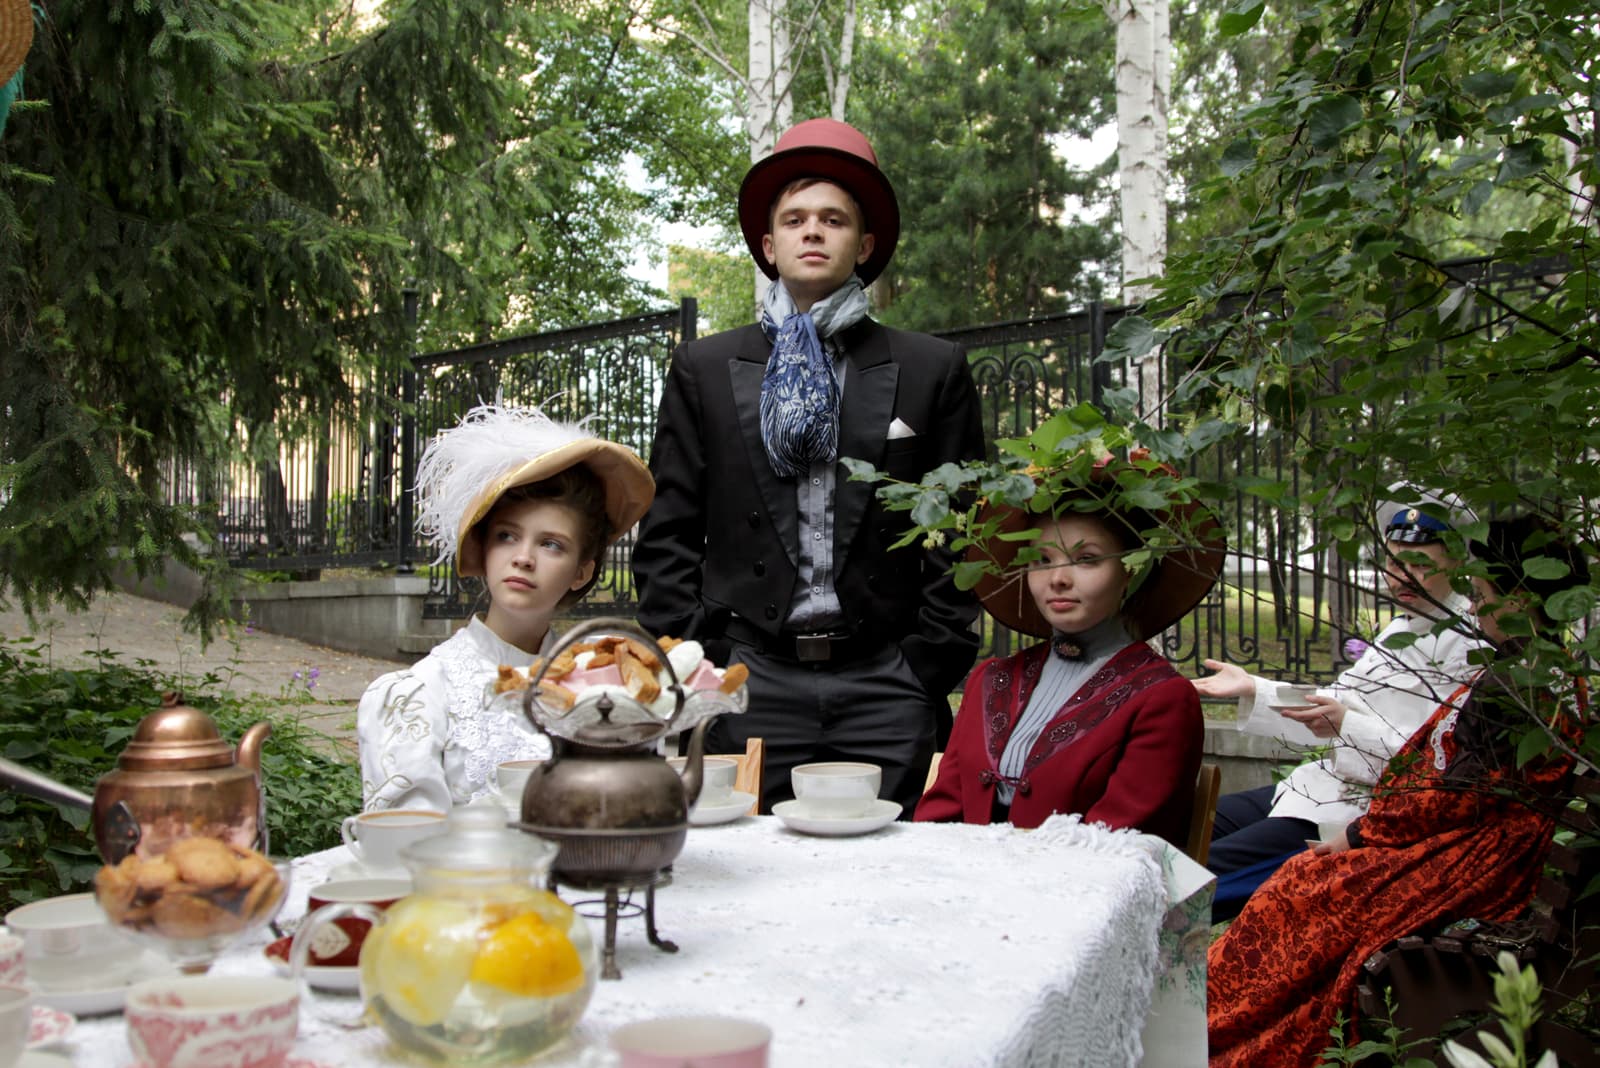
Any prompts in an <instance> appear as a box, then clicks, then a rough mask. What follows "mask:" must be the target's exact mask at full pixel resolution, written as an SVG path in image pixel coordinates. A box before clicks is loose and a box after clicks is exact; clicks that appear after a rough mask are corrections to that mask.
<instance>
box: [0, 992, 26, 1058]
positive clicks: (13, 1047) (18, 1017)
mask: <svg viewBox="0 0 1600 1068" xmlns="http://www.w3.org/2000/svg"><path fill="white" fill-rule="evenodd" d="M32 1024H33V991H32V990H29V989H28V988H27V987H25V986H22V985H21V984H19V983H3V984H0V1068H11V1066H12V1065H13V1064H16V1063H17V1061H18V1060H19V1059H21V1057H22V1051H23V1048H24V1047H26V1046H27V1044H28V1029H29V1027H31V1026H32Z"/></svg>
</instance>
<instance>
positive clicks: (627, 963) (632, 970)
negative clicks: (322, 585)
mask: <svg viewBox="0 0 1600 1068" xmlns="http://www.w3.org/2000/svg"><path fill="white" fill-rule="evenodd" d="M348 859H349V856H348V854H347V853H346V852H345V851H344V850H343V849H342V848H340V849H334V850H329V851H327V852H325V853H319V854H315V855H313V856H310V857H305V858H302V859H301V860H299V861H297V862H296V870H295V876H294V884H293V889H292V893H291V896H290V899H289V901H288V903H287V904H286V905H285V907H284V912H283V915H284V917H287V918H291V919H293V918H298V917H299V916H300V915H302V914H303V912H304V910H305V901H306V893H307V891H308V890H309V888H311V887H312V886H315V885H316V884H317V883H319V882H321V881H322V880H323V879H324V878H325V877H326V875H327V872H328V871H329V870H330V869H331V868H333V867H334V866H335V865H338V864H342V863H344V862H346V861H348ZM1200 871H1201V869H1198V868H1197V866H1195V865H1193V864H1191V863H1190V862H1189V861H1188V860H1187V858H1184V857H1183V856H1182V855H1181V854H1179V853H1177V852H1176V851H1175V850H1172V849H1171V848H1170V847H1168V846H1166V844H1165V843H1162V842H1160V841H1159V840H1156V839H1152V838H1149V837H1146V836H1143V835H1135V834H1129V833H1116V834H1114V833H1110V832H1107V831H1104V830H1102V829H1100V828H1098V827H1085V826H1082V825H1080V824H1079V823H1078V822H1077V819H1076V817H1056V818H1055V819H1053V820H1051V821H1050V822H1048V823H1046V824H1045V825H1044V826H1043V827H1041V828H1039V829H1037V830H1034V831H1029V832H1018V831H1015V830H1013V829H1011V828H1010V827H1007V826H994V827H979V826H967V825H961V824H905V823H899V824H894V825H893V826H890V827H888V828H886V829H885V830H883V831H880V832H878V833H876V834H873V835H868V836H866V837H862V838H811V837H806V836H803V835H800V834H796V833H794V832H791V831H789V830H787V829H786V828H784V827H783V825H782V824H781V823H780V822H779V821H777V820H776V819H774V818H772V817H757V818H749V819H743V820H740V821H738V822H737V823H733V824H728V825H724V826H720V827H705V828H696V829H694V830H693V831H692V832H691V833H690V835H689V840H688V844H687V845H686V846H685V847H684V850H683V852H682V854H681V855H680V856H679V857H678V860H677V862H676V864H675V865H674V869H673V882H672V885H670V886H667V887H665V888H663V889H661V890H660V891H659V892H658V894H657V909H656V912H657V917H656V918H657V926H658V929H659V930H660V932H661V935H662V937H664V938H667V939H671V940H673V941H676V942H677V943H678V945H679V947H680V951H679V952H678V953H676V954H668V953H664V952H662V951H661V950H659V949H657V948H655V947H654V946H652V945H650V944H649V942H647V941H646V939H645V931H644V920H643V918H642V917H640V918H636V919H624V920H623V921H622V922H621V924H620V926H619V931H618V937H617V963H618V965H619V966H620V967H621V969H622V972H623V978H622V979H621V980H619V981H602V982H600V983H599V984H598V987H597V990H596V992H595V996H594V1000H593V1001H592V1002H591V1003H590V1005H589V1009H588V1011H587V1013H586V1014H585V1016H584V1019H583V1023H582V1024H581V1026H580V1028H579V1031H578V1032H577V1034H576V1035H575V1038H574V1041H572V1042H569V1043H567V1044H565V1045H563V1046H562V1047H560V1048H558V1049H557V1050H555V1051H553V1052H552V1053H550V1054H547V1055H546V1056H545V1057H543V1058H541V1059H540V1060H538V1061H537V1062H535V1063H537V1064H538V1065H541V1066H543V1065H551V1066H562V1068H566V1066H580V1065H584V1066H586V1065H589V1064H593V1063H595V1061H596V1058H595V1057H594V1056H593V1055H592V1053H586V1051H590V1050H593V1049H594V1048H596V1047H600V1046H603V1045H604V1041H605V1036H606V1034H607V1033H608V1032H609V1031H611V1030H612V1029H613V1028H615V1027H617V1026H618V1025H620V1024H623V1023H627V1022H629V1021H633V1020H639V1019H647V1018H651V1017H657V1016H670V1015H678V1014H687V1013H707V1012H713V1013H723V1014H730V1015H738V1016H747V1017H751V1018H754V1019H758V1020H761V1021H763V1022H765V1023H766V1024H768V1025H769V1026H771V1027H772V1029H773V1033H774V1038H773V1045H772V1065H773V1068H813V1066H815V1065H821V1064H829V1065H847V1066H851V1068H872V1066H879V1065H882V1066H894V1065H906V1066H912V1068H940V1066H952V1068H954V1066H967V1065H974V1066H975V1065H997V1066H999V1065H1007V1066H1011V1065H1015V1066H1034V1065H1095V1066H1111V1065H1130V1066H1131V1065H1136V1064H1139V1063H1140V1059H1141V1055H1142V1051H1143V1048H1144V1044H1145V1043H1149V1044H1151V1046H1152V1056H1151V1057H1149V1058H1146V1060H1145V1063H1146V1064H1150V1063H1154V1062H1155V1061H1157V1060H1159V1061H1160V1062H1161V1063H1163V1064H1178V1063H1181V1064H1197V1065H1203V1064H1204V1063H1205V1053H1206V1050H1205V1015H1204V1007H1203V1006H1204V1002H1203V995H1204V989H1205V986H1204V982H1205V980H1204V960H1205V956H1204V933H1203V930H1201V929H1202V928H1203V927H1205V925H1206V922H1207V921H1208V918H1209V893H1202V894H1196V895H1194V896H1191V895H1192V894H1194V890H1195V887H1196V885H1198V884H1201V883H1204V880H1203V879H1200V880H1197V879H1196V878H1194V875H1195V873H1196V872H1200ZM1205 885H1209V884H1205ZM1201 889H1202V890H1203V889H1204V886H1201ZM563 896H567V897H568V898H569V899H570V898H571V896H572V895H571V893H570V892H565V891H564V892H563ZM638 896H639V899H640V900H641V901H642V894H641V895H638ZM1185 899H1187V900H1185ZM1200 906H1203V909H1202V908H1201V907H1200ZM593 930H594V933H595V936H596V944H597V945H598V944H599V942H600V936H601V934H602V925H601V924H600V923H599V922H598V921H595V922H593ZM264 943H265V939H262V940H261V941H259V942H258V943H256V944H254V945H251V946H248V947H243V948H240V949H236V950H234V951H233V952H231V953H230V954H228V955H227V956H225V957H224V958H223V959H222V960H220V961H218V962H217V964H216V965H215V967H214V971H215V972H217V973H221V974H245V973H264V972H267V971H269V970H270V969H269V965H268V964H267V962H266V960H265V959H264V957H263V956H262V954H261V952H260V950H261V946H262V945H263V944H264ZM1197 946H1198V962H1199V964H1198V968H1199V970H1198V972H1197V971H1196V964H1195V961H1196V952H1195V950H1196V947H1197ZM1196 981H1198V994H1199V997H1200V999H1201V1000H1199V1002H1198V1007H1197V1002H1196V989H1197V988H1196ZM1153 995H1156V1000H1157V1006H1158V1007H1157V1008H1156V1009H1155V1010H1154V1011H1152V1009H1151V1003H1152V996H1153ZM358 1008H359V1003H358V1001H357V999H356V998H355V997H354V996H340V995H329V994H324V993H320V992H317V993H313V994H312V996H311V997H310V998H309V1000H308V1001H307V1003H306V1004H305V1005H304V1006H303V1008H302V1014H301V1029H300V1040H299V1043H298V1045H297V1049H296V1051H297V1054H298V1055H300V1056H303V1057H305V1058H308V1059H312V1060H315V1061H316V1062H318V1063H319V1064H322V1065H327V1066H328V1068H333V1066H335V1065H338V1066H340V1068H362V1066H368V1065H392V1064H400V1063H407V1062H405V1061H404V1060H403V1058H402V1057H401V1056H400V1055H399V1053H398V1051H397V1050H395V1049H394V1048H393V1047H392V1046H390V1045H389V1044H388V1042H387V1040H386V1039H385V1037H384V1035H383V1034H382V1033H381V1032H380V1031H378V1030H376V1029H373V1028H367V1029H363V1030H356V1031H350V1030H344V1029H341V1028H340V1027H339V1026H338V1025H337V1023H335V1022H332V1021H333V1020H335V1019H336V1018H344V1019H348V1018H351V1017H353V1016H355V1015H356V1014H357V1012H358ZM1147 1016H1149V1017H1150V1019H1151V1034H1150V1036H1149V1037H1148V1038H1146V1039H1143V1040H1142V1039H1141V1032H1142V1031H1143V1030H1144V1029H1145V1027H1146V1019H1147ZM1156 1031H1160V1032H1161V1034H1159V1035H1157V1034H1155V1032H1156ZM1196 1034H1198V1040H1197V1041H1198V1047H1197V1048H1196V1038H1195V1036H1196ZM63 1052H66V1053H68V1054H69V1055H70V1056H72V1058H73V1061H74V1063H75V1064H77V1065H80V1066H83V1068H130V1065H131V1061H132V1058H131V1056H130V1055H129V1052H128V1045H127V1039H126V1036H125V1034H124V1028H123V1024H122V1018H121V1017H120V1016H118V1015H112V1016H106V1017H100V1018H97V1019H89V1020H82V1021H80V1022H79V1025H78V1027H77V1029H76V1030H75V1032H74V1033H73V1035H72V1037H71V1040H70V1041H69V1042H68V1043H67V1044H66V1045H65V1046H64V1047H63ZM1157 1053H1159V1056H1157V1055H1156V1054H1157Z"/></svg>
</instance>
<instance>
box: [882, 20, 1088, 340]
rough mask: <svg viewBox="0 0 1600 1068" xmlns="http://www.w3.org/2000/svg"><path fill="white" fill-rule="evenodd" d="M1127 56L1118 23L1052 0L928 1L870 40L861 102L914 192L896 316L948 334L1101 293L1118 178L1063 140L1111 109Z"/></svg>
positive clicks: (908, 201)
mask: <svg viewBox="0 0 1600 1068" xmlns="http://www.w3.org/2000/svg"><path fill="white" fill-rule="evenodd" d="M1112 52H1113V49H1112V37H1111V25H1110V23H1109V21H1108V20H1106V19H1104V18H1103V17H1097V18H1094V19H1085V18H1082V17H1080V16H1079V15H1078V13H1076V12H1074V11H1072V10H1070V9H1063V8H1062V5H1060V4H1054V3H1043V2H1039V0H1004V2H1001V3H978V2H976V0H967V2H962V3H956V4H941V5H936V6H929V5H920V4H913V5H910V6H909V7H905V8H903V9H899V10H898V11H897V15H896V17H895V19H894V21H893V22H892V23H891V24H890V25H889V26H886V27H884V28H883V30H882V31H881V32H877V33H874V34H873V35H872V36H871V37H870V38H868V39H866V40H864V41H862V42H860V45H859V53H858V56H857V63H858V65H859V70H858V71H857V81H856V88H855V90H854V92H853V95H852V112H853V113H854V114H855V115H856V116H857V117H858V118H859V121H860V125H861V127H862V129H863V130H864V131H865V132H866V134H867V135H868V136H869V137H870V138H871V139H872V142H873V145H874V148H875V149H876V151H877V154H878V158H879V160H880V161H881V162H882V164H883V166H884V167H885V169H886V171H887V172H888V173H889V175H890V176H891V177H892V178H893V180H894V183H895V190H896V192H897V194H898V196H899V201H900V212H901V233H902V237H901V241H900V247H899V250H898V251H897V252H896V253H895V259H894V261H893V262H892V263H891V264H890V266H889V269H888V271H887V272H885V274H884V276H883V279H882V280H881V281H880V282H879V283H877V284H876V285H875V286H874V291H875V292H876V293H877V294H878V297H879V300H880V302H881V303H882V304H883V305H884V314H883V317H884V319H885V320H886V321H889V322H892V323H895V324H897V325H903V326H908V327H912V328H915V329H921V330H936V329H943V328H947V327H955V326H966V325H970V324H972V323H980V322H990V321H994V320H1001V319H1015V318H1023V317H1026V316H1029V315H1035V314H1043V313H1048V312H1056V311H1063V310H1066V309H1067V308H1068V307H1071V306H1076V305H1082V304H1083V303H1085V302H1086V301H1088V300H1091V299H1094V298H1097V297H1098V296H1099V295H1100V293H1101V291H1102V287H1103V277H1104V275H1105V274H1106V273H1107V268H1106V267H1104V266H1103V265H1104V264H1106V263H1107V262H1108V261H1109V260H1110V259H1111V257H1112V256H1113V255H1114V253H1115V248H1116V245H1115V243H1114V240H1113V238H1114V234H1113V233H1112V228H1111V227H1110V226H1109V225H1107V224H1106V222H1105V221H1104V220H1103V219H1101V218H1096V217H1095V212H1094V210H1093V209H1094V207H1096V206H1100V205H1104V203H1105V201H1106V198H1107V195H1108V191H1107V190H1106V188H1105V187H1104V184H1105V183H1104V179H1105V177H1106V174H1105V173H1083V172H1080V171H1076V170H1074V169H1073V168H1072V167H1071V166H1070V165H1069V164H1067V163H1066V162H1065V161H1064V160H1063V159H1062V156H1061V153H1060V151H1059V146H1060V143H1061V141H1062V140H1063V139H1066V138H1072V137H1087V136H1088V135H1089V134H1091V133H1093V132H1094V131H1095V130H1096V129H1097V128H1098V127H1100V126H1101V125H1103V124H1104V123H1105V122H1106V121H1107V120H1108V119H1109V117H1110V115H1111V110H1110V107H1111V106H1110V99H1111V95H1112V89H1113V86H1112V76H1111V59H1112ZM1113 273H1114V272H1113Z"/></svg>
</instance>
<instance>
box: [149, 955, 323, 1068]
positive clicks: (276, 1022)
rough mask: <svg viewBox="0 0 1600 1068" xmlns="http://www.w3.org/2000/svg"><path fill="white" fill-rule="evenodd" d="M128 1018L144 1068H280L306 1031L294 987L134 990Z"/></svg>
mask: <svg viewBox="0 0 1600 1068" xmlns="http://www.w3.org/2000/svg"><path fill="white" fill-rule="evenodd" d="M123 1016H124V1017H125V1018H126V1019H127V1021H128V1044H129V1045H130V1046H132V1047H133V1055H134V1057H135V1058H137V1060H138V1062H139V1064H140V1065H141V1068H281V1066H282V1065H283V1063H284V1062H285V1061H287V1060H288V1059H289V1053H290V1051H291V1050H293V1049H294V1040H295V1035H296V1033H297V1032H298V1031H299V1028H300V984H299V983H297V982H295V981H294V980H292V979H279V978H268V977H265V976H263V977H256V976H237V975H220V976H219V975H185V976H176V977H164V978H161V979H148V980H146V981H144V982H142V983H136V984H134V986H132V987H131V988H130V989H129V990H128V999H127V1004H126V1005H125V1006H124V1007H123Z"/></svg>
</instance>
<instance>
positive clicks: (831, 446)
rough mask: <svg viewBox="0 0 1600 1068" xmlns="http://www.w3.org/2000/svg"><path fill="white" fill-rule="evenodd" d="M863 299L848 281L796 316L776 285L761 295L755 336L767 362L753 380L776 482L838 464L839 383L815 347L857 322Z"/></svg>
mask: <svg viewBox="0 0 1600 1068" xmlns="http://www.w3.org/2000/svg"><path fill="white" fill-rule="evenodd" d="M866 314H867V295H866V292H865V291H864V290H863V289H862V287H861V280H860V279H859V278H857V277H855V276H854V275H851V276H850V280H849V281H848V282H846V283H845V284H844V285H842V286H840V287H839V288H838V289H836V290H834V291H833V292H832V293H830V294H829V295H828V296H826V297H824V298H823V299H822V300H820V301H818V302H817V303H816V304H813V305H812V306H811V310H810V311H808V312H802V311H799V310H798V309H797V308H796V307H795V304H794V299H793V298H792V297H790V296H789V292H788V290H787V289H785V288H784V285H783V282H782V280H779V281H775V282H773V283H772V285H771V286H769V287H768V289H767V295H766V299H765V300H764V301H763V302H762V309H761V329H762V330H763V331H764V332H765V333H766V335H767V338H768V339H769V340H770V341H771V342H772V355H771V357H769V358H768V360H767V371H766V374H765V375H764V376H763V377H762V379H761V441H762V444H764V445H765V446H766V450H767V460H768V462H770V463H771V464H772V470H773V471H774V472H776V473H777V475H778V477H779V478H793V477H794V476H796V475H798V474H799V473H800V472H802V471H804V470H806V469H807V468H808V467H810V466H811V465H812V464H813V463H818V462H824V463H832V462H834V461H835V460H837V459H838V458H839V383H838V381H837V380H836V379H835V378H834V376H833V361H832V359H830V358H829V356H828V354H827V353H826V352H824V351H823V345H822V340H823V338H825V337H832V336H833V335H834V334H837V333H838V332H839V331H841V330H844V329H846V328H848V327H850V326H853V325H855V324H856V323H858V322H860V321H861V320H862V319H863V318H865V317H866Z"/></svg>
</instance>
